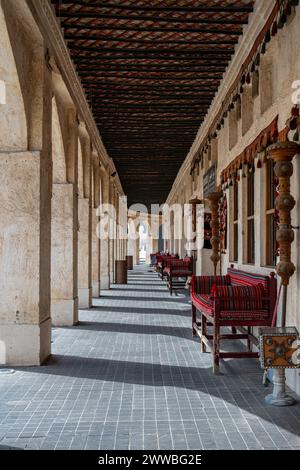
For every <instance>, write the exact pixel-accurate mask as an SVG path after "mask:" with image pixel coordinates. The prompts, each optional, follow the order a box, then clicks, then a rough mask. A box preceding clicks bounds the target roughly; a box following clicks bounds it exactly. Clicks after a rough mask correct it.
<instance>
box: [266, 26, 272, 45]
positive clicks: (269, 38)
mask: <svg viewBox="0 0 300 470" xmlns="http://www.w3.org/2000/svg"><path fill="white" fill-rule="evenodd" d="M270 41H271V33H270V30H269V29H268V31H267V32H266V34H265V43H268V42H270Z"/></svg>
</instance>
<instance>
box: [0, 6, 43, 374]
mask: <svg viewBox="0 0 300 470" xmlns="http://www.w3.org/2000/svg"><path fill="white" fill-rule="evenodd" d="M2 3H3V2H2ZM6 6H7V7H9V6H10V4H9V2H5V7H6ZM3 7H4V6H3ZM12 7H13V6H12ZM29 29H30V28H29ZM0 31H1V48H0V70H1V76H0V79H1V80H3V81H4V82H5V103H3V102H2V103H0V364H1V365H10V366H24V365H27V366H31V365H32V366H33V365H40V364H41V363H42V362H44V360H45V359H47V357H48V356H49V355H50V353H51V319H50V264H51V262H50V254H51V99H52V93H51V74H50V71H49V69H48V68H47V66H46V64H44V49H43V47H40V46H38V45H37V44H33V41H31V38H30V37H29V34H30V32H28V39H29V41H30V42H31V44H32V47H33V48H34V52H35V53H36V52H37V51H38V52H37V53H38V54H41V66H40V67H39V70H38V79H39V81H37V82H36V83H35V86H34V87H30V83H32V76H31V77H29V76H28V75H26V73H27V68H26V67H25V69H24V70H22V72H23V76H22V78H23V79H24V82H23V83H25V84H26V86H27V85H28V89H27V91H28V93H30V94H31V93H33V94H34V96H35V101H34V102H32V103H30V105H31V112H34V115H35V117H36V119H37V124H38V125H37V128H35V134H34V136H35V137H36V141H35V142H34V143H33V139H32V138H31V137H30V136H31V135H32V132H31V131H32V130H33V129H32V127H33V126H32V122H30V118H28V116H27V119H28V121H27V122H26V115H25V110H24V103H23V99H22V93H21V89H20V85H19V81H18V74H17V70H16V57H14V54H13V51H12V49H11V42H10V39H9V35H8V31H7V29H6V22H5V17H4V13H3V11H2V5H1V2H0ZM21 37H22V33H21V34H20V38H21ZM15 39H16V43H15V44H18V34H17V33H16V34H15ZM20 41H21V39H20ZM16 47H18V46H16ZM19 52H20V54H19V56H21V55H22V50H21V51H19ZM31 59H32V61H34V62H36V60H37V59H36V57H34V55H32V56H31ZM37 91H38V93H37ZM32 96H33V95H32ZM27 109H28V108H27ZM29 149H30V150H29Z"/></svg>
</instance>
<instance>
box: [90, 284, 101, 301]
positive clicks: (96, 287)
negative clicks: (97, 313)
mask: <svg viewBox="0 0 300 470" xmlns="http://www.w3.org/2000/svg"><path fill="white" fill-rule="evenodd" d="M92 292H93V298H98V297H100V281H93V286H92Z"/></svg>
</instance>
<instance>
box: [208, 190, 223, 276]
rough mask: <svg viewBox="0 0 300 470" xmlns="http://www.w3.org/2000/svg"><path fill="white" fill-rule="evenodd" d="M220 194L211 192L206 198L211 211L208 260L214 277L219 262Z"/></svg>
mask: <svg viewBox="0 0 300 470" xmlns="http://www.w3.org/2000/svg"><path fill="white" fill-rule="evenodd" d="M222 195H223V193H222V192H213V193H210V194H208V195H207V196H206V199H207V200H208V202H209V208H210V210H211V223H210V226H211V229H212V237H211V240H210V242H211V245H212V255H211V257H210V259H211V260H212V262H213V265H214V275H215V276H216V275H217V265H218V262H219V261H220V222H219V202H220V199H221V197H222Z"/></svg>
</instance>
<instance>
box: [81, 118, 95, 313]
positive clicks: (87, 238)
mask: <svg viewBox="0 0 300 470" xmlns="http://www.w3.org/2000/svg"><path fill="white" fill-rule="evenodd" d="M79 137H80V143H81V150H82V160H83V188H84V195H83V196H84V197H83V198H79V200H78V296H79V308H90V307H91V306H92V198H91V186H92V184H91V183H92V181H91V176H92V172H91V142H90V138H89V135H88V133H87V131H86V129H85V126H84V124H82V123H81V124H80V126H79Z"/></svg>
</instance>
